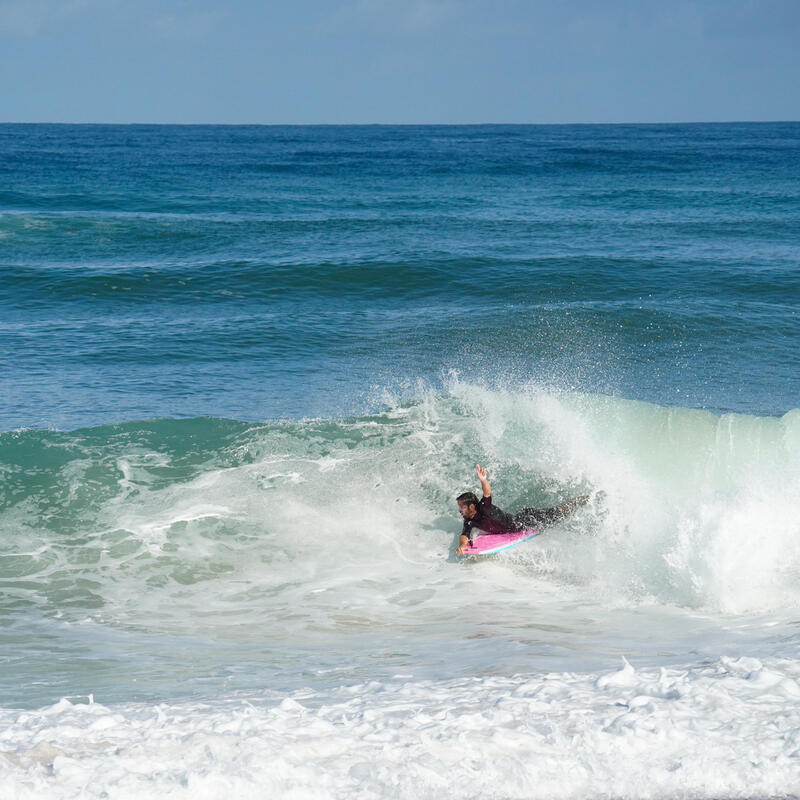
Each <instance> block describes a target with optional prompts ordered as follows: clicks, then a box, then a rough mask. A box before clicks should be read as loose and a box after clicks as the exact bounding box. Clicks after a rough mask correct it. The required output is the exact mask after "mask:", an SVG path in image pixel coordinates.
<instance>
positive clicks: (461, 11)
mask: <svg viewBox="0 0 800 800" xmlns="http://www.w3.org/2000/svg"><path fill="white" fill-rule="evenodd" d="M798 119H800V0H662V2H653V0H605V2H601V1H600V0H527V2H526V1H525V0H493V1H492V2H489V1H488V0H327V2H323V0H293V2H289V0H272V1H271V2H270V1H269V0H264V1H263V2H256V0H226V2H221V0H175V1H173V0H161V1H160V2H156V0H0V121H2V122H176V123H470V122H509V123H519V122H522V123H525V122H530V123H549V122H681V121H730V120H746V121H749V120H798Z"/></svg>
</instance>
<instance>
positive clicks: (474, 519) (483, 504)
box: [456, 464, 589, 556]
mask: <svg viewBox="0 0 800 800" xmlns="http://www.w3.org/2000/svg"><path fill="white" fill-rule="evenodd" d="M477 471H478V480H479V481H480V482H481V490H482V491H483V497H482V498H481V499H480V500H478V498H477V496H476V495H475V493H474V492H464V493H463V494H460V495H459V496H458V497H457V498H456V502H457V503H458V513H459V514H461V516H462V518H463V519H464V527H463V529H462V531H461V541H460V542H459V545H458V549H457V550H456V553H457V554H458V555H460V556H463V555H464V554H465V553H466V552H467V549H468V548H469V545H470V542H471V541H472V538H473V535H474V534H473V531H474V529H475V528H477V529H478V530H480V531H483V533H513V532H516V531H524V530H532V529H534V528H543V527H544V526H546V525H553V524H555V523H556V522H558V521H559V520H561V519H564V517H566V516H569V515H570V514H571V513H572V512H573V511H574V510H575V509H576V508H578V507H579V506H583V505H586V503H588V502H589V495H588V494H585V495H581V496H580V497H573V498H572V500H567V501H566V502H565V503H561V504H560V505H557V506H554V507H553V508H523V509H522V510H520V511H518V512H517V513H516V514H508V513H506V512H505V511H502V510H501V509H499V508H498V507H497V506H495V505H492V487H491V486H490V485H489V481H488V480H486V470H485V469H484V468H483V467H482V466H481V465H480V464H478V469H477Z"/></svg>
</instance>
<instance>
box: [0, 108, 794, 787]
mask: <svg viewBox="0 0 800 800" xmlns="http://www.w3.org/2000/svg"><path fill="white" fill-rule="evenodd" d="M799 353H800V123H763V124H691V125H565V126H558V125H549V126H525V125H515V126H505V125H479V126H342V127H339V126H319V127H314V126H308V127H302V126H301V127H291V126H287V127H283V126H275V127H260V126H254V127H249V126H235V127H234V126H231V127H226V126H159V125H152V126H150V125H136V126H105V125H0V794H2V796H3V797H9V798H12V797H37V798H41V797H129V796H130V797H141V796H165V795H166V794H169V795H170V796H175V797H184V796H185V797H187V798H188V797H191V798H193V800H194V798H197V797H222V796H226V797H245V796H247V797H250V796H252V797H262V796H287V797H288V796H291V797H298V798H299V797H306V796H308V797H314V798H316V799H317V800H320V798H325V797H331V798H341V797H364V798H380V797H387V796H393V797H409V798H412V797H413V798H415V800H416V798H423V797H436V798H437V800H441V798H444V797H459V798H464V797H489V796H492V797H498V798H501V797H502V798H517V797H518V798H526V800H530V799H531V798H536V797H542V798H548V800H551V799H552V798H554V797H564V798H567V797H575V798H585V797H587V796H598V797H599V796H611V797H619V798H623V797H631V798H633V797H639V796H642V795H641V787H642V786H643V785H647V786H648V787H650V789H649V790H651V794H649V795H648V796H653V797H691V798H718V797H787V798H788V797H799V796H800V778H798V775H800V749H799V748H800V711H798V708H800V704H798V698H800V635H799V634H798V630H800V524H799V523H798V520H800V357H799V356H798V354H799ZM476 462H480V463H481V464H483V465H485V466H486V467H487V469H488V470H489V477H490V480H491V482H492V486H493V489H494V498H495V502H496V503H497V504H498V505H500V506H501V507H503V508H506V509H508V510H512V511H513V510H514V509H515V508H519V507H521V506H523V505H539V506H546V505H550V504H552V503H556V502H560V501H561V500H563V499H565V498H567V497H570V496H572V495H574V494H576V493H586V494H589V495H590V496H591V502H590V504H589V505H588V506H587V507H586V508H585V509H583V510H582V511H581V512H579V513H578V514H576V515H575V516H574V517H572V518H570V519H569V520H568V521H567V522H566V523H564V524H563V525H560V526H557V527H556V528H554V529H552V530H550V531H546V532H545V534H543V535H542V536H540V537H537V538H536V539H534V540H532V541H531V542H530V543H527V544H525V545H521V546H520V547H518V548H515V549H514V550H511V551H508V553H506V554H503V555H501V556H498V557H493V558H490V559H486V560H484V561H477V560H473V561H469V560H468V561H459V560H458V559H457V558H456V557H455V556H454V554H453V551H454V547H455V545H456V543H457V540H458V533H459V530H460V525H459V518H458V515H457V513H456V509H455V503H454V498H455V496H456V494H458V493H459V492H461V491H464V490H466V489H477V480H476V477H475V464H476ZM465 748H466V750H465ZM464 752H466V753H468V755H469V758H465V757H462V755H460V754H462V753H464Z"/></svg>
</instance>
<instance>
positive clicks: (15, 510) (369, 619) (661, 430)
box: [0, 379, 800, 696]
mask: <svg viewBox="0 0 800 800" xmlns="http://www.w3.org/2000/svg"><path fill="white" fill-rule="evenodd" d="M798 437H800V412H798V411H792V412H790V413H788V414H786V415H785V416H784V417H783V418H757V417H748V416H744V415H725V416H722V417H718V416H714V415H712V414H710V413H706V412H698V411H693V410H685V409H678V408H672V409H669V408H662V407H658V406H653V405H648V404H644V403H637V402H631V401H624V400H619V399H614V398H610V397H604V396H596V395H595V396H593V395H581V394H574V393H553V392H549V391H545V390H542V389H537V388H536V387H529V388H528V390H526V391H520V390H516V391H502V390H497V389H488V388H486V387H481V386H477V385H473V384H468V383H464V382H459V381H457V380H455V379H454V380H453V381H452V383H451V384H450V387H449V390H448V391H447V392H441V391H434V390H427V391H422V392H421V394H420V396H419V398H418V399H417V400H416V401H415V402H413V403H403V404H399V405H394V406H391V405H390V406H389V407H388V409H387V410H386V411H385V412H383V413H381V414H377V415H372V416H365V417H359V418H354V419H351V420H345V421H332V420H310V421H301V422H288V421H287V422H283V423H264V424H255V425H254V424H247V423H241V422H233V421H226V420H216V419H195V420H182V421H177V420H155V421H151V422H138V423H126V424H124V425H116V426H109V427H101V428H92V429H87V430H80V431H76V432H73V433H57V432H44V431H20V432H16V433H6V434H3V435H2V437H0V464H2V468H3V470H4V473H5V476H6V480H4V482H3V488H2V492H3V508H4V511H3V513H2V517H0V526H2V530H3V531H4V537H3V540H2V548H3V551H2V560H1V561H0V566H2V569H3V573H2V581H3V586H4V591H5V592H6V593H7V596H8V597H9V598H10V599H9V605H8V606H7V609H6V613H7V614H8V619H9V620H10V621H11V622H12V623H13V625H12V628H13V629H16V630H19V631H21V630H23V629H27V630H30V629H31V628H32V629H33V630H37V631H39V634H38V636H40V637H42V638H41V639H39V638H38V636H37V635H34V636H33V637H32V640H31V642H32V643H31V644H30V647H31V648H32V649H33V650H35V649H36V647H38V646H39V645H41V643H42V640H47V641H61V640H62V639H64V637H65V636H66V639H64V641H63V646H64V647H65V648H66V649H67V651H69V652H71V650H70V648H72V647H73V646H74V645H75V643H76V640H75V638H74V637H75V631H79V632H81V631H82V633H81V636H83V635H89V634H88V633H87V632H88V631H91V632H92V634H91V635H89V639H90V641H91V638H92V636H94V637H96V646H97V650H98V652H99V653H101V654H102V656H103V657H102V658H100V659H99V662H98V663H99V666H98V664H97V663H96V664H95V665H94V666H95V668H96V669H98V670H99V672H100V677H98V678H97V680H99V681H100V682H101V683H102V675H103V674H105V672H104V670H108V669H110V670H112V671H113V663H114V661H115V659H116V658H117V657H118V656H119V654H118V653H116V654H115V655H113V657H112V656H111V655H110V654H111V653H112V651H113V650H114V648H118V647H119V642H120V639H121V640H127V637H132V639H131V641H133V642H136V641H137V637H143V639H144V640H146V641H147V642H148V644H147V649H148V650H149V651H150V652H151V653H155V654H156V655H153V658H154V659H155V661H156V662H157V668H156V667H154V672H153V674H152V676H151V680H152V681H153V682H154V684H155V685H158V683H159V680H160V678H159V677H158V676H159V675H161V674H162V672H163V675H164V676H166V677H164V680H166V681H167V683H168V684H170V685H173V688H174V681H175V680H176V675H184V676H185V674H186V671H187V669H189V667H188V666H187V665H188V664H190V663H191V662H192V659H191V658H189V659H182V658H181V657H180V656H176V655H174V654H172V655H169V656H167V655H166V654H165V652H164V651H163V649H162V648H168V647H169V646H170V645H169V644H168V643H172V642H175V641H176V640H177V641H182V642H184V643H185V647H186V648H187V651H190V652H194V653H195V656H194V658H197V652H198V651H200V652H203V653H206V651H209V652H210V651H212V650H213V651H214V652H215V653H216V656H214V657H211V656H208V655H206V656H205V657H208V658H210V662H209V664H210V663H212V662H214V661H215V659H216V660H218V661H221V662H223V663H225V662H226V659H231V658H235V659H237V660H240V659H242V658H244V657H246V658H247V659H248V660H249V661H252V662H254V663H256V664H258V665H259V667H258V670H261V669H264V668H268V669H269V671H270V675H272V678H271V680H274V681H276V682H277V683H278V684H279V685H280V684H281V681H284V682H288V683H286V685H287V686H288V685H293V681H296V679H297V677H298V676H297V674H296V673H295V670H296V669H297V668H298V665H300V664H303V663H305V662H304V659H305V658H306V657H307V656H308V653H309V652H313V653H315V654H316V655H315V657H314V659H312V660H313V661H314V663H317V669H316V672H315V673H314V675H313V676H311V677H309V676H308V675H307V674H306V673H303V676H302V677H303V678H305V679H308V680H311V681H312V682H313V681H314V680H319V681H323V682H324V681H326V680H328V679H329V678H330V677H331V676H337V679H338V677H340V673H339V671H340V670H345V672H347V671H348V670H350V669H354V670H355V675H356V676H358V675H359V674H362V673H361V671H362V670H364V669H367V668H366V667H365V666H364V665H363V664H359V663H358V659H356V664H357V665H356V666H355V667H354V666H353V664H350V663H348V664H347V665H344V664H343V660H344V661H347V660H348V658H351V657H352V652H353V651H354V650H355V651H360V650H363V649H366V650H367V651H369V652H373V656H372V659H373V663H372V667H371V668H374V669H375V670H376V671H377V673H378V674H384V673H387V674H393V671H395V670H397V669H398V665H400V664H404V663H407V662H408V660H409V659H410V660H411V661H413V662H416V663H421V664H426V663H428V664H430V665H431V674H432V675H436V676H438V675H440V674H441V672H442V671H443V670H444V671H445V674H449V672H448V670H449V669H451V668H450V667H449V666H448V665H447V662H448V659H447V657H446V654H445V653H443V652H442V647H443V645H442V642H443V641H445V642H448V641H449V642H455V641H458V642H460V643H461V642H463V641H464V640H466V641H470V637H478V639H477V641H478V642H480V640H481V638H485V639H486V640H487V641H488V642H493V640H496V641H494V643H493V644H491V646H489V645H486V644H474V645H472V646H470V647H468V648H467V654H466V655H465V657H464V659H463V660H462V661H461V662H460V663H459V666H458V667H457V668H456V671H457V672H458V671H463V672H464V673H465V674H471V673H472V672H474V670H475V669H488V670H490V671H494V670H500V671H504V670H508V669H511V670H512V671H513V670H519V669H521V668H523V667H526V666H530V664H529V663H528V661H527V659H529V658H532V659H533V660H534V661H535V660H536V659H537V658H541V657H546V658H547V659H550V660H551V661H550V663H553V661H552V659H555V663H560V662H559V661H558V658H559V656H558V650H559V648H562V647H563V646H564V642H565V641H568V642H569V641H574V642H581V643H582V644H581V647H582V648H584V649H585V650H586V652H587V654H589V655H587V656H586V659H587V664H589V665H591V664H593V663H595V661H592V659H593V658H595V660H597V659H599V663H601V664H603V665H605V664H607V663H608V661H607V657H608V654H609V642H611V641H613V640H614V638H615V636H631V635H632V634H631V632H630V626H631V623H632V619H633V618H635V616H636V614H638V613H640V610H641V609H643V608H647V609H650V610H651V611H652V614H653V615H654V616H653V617H652V618H651V619H650V621H649V622H646V623H645V628H646V631H645V633H643V634H642V637H643V638H642V639H641V641H640V642H639V644H636V643H635V641H636V636H635V635H633V639H632V642H633V643H631V644H630V646H631V647H632V648H633V651H634V652H636V651H637V648H639V650H640V651H641V652H642V653H646V652H647V649H648V647H649V639H648V638H647V637H648V636H649V635H651V634H652V628H651V626H652V625H653V624H654V623H653V619H660V620H661V621H660V622H659V623H658V624H659V625H660V626H662V635H663V637H664V638H663V646H666V647H668V648H674V649H675V651H676V652H682V651H683V649H684V648H687V647H691V648H696V647H697V646H698V645H697V641H696V640H695V639H694V638H692V637H696V635H697V633H698V630H699V629H698V628H697V625H700V624H701V623H699V622H697V623H691V624H688V627H686V629H685V630H684V632H681V630H680V625H681V624H684V626H686V625H687V623H686V618H685V617H686V614H690V615H691V614H696V613H697V612H700V613H701V614H702V615H711V616H710V617H709V619H712V618H713V619H718V618H719V617H720V615H721V616H722V618H723V619H725V618H730V619H734V618H736V619H739V620H740V621H741V623H742V624H743V625H744V626H745V627H747V626H748V625H752V626H753V627H754V628H755V629H758V627H759V626H758V624H757V621H756V620H757V618H758V617H759V615H763V614H764V613H766V612H771V613H772V614H773V615H775V614H777V615H778V618H780V616H781V615H783V616H786V615H789V616H791V615H792V614H796V612H797V610H798V608H800V582H798V574H800V540H799V539H798V536H797V518H798V497H800V493H798V491H797V487H798V486H799V485H800V460H798V452H800V449H799V448H798V443H799V442H800V439H799V438H798ZM476 460H480V461H481V463H483V464H485V465H487V467H488V469H489V471H490V476H491V479H492V483H493V487H494V495H495V502H496V503H497V504H498V505H500V506H501V507H505V508H507V509H509V510H514V509H516V508H519V507H522V506H530V505H533V506H538V507H542V506H548V505H553V504H556V503H557V502H560V501H561V500H563V499H565V498H567V497H570V496H573V495H576V494H578V493H590V494H591V496H592V501H591V503H590V505H589V506H588V507H586V508H585V509H583V510H581V511H580V512H579V513H577V514H576V515H574V516H573V517H572V518H571V519H569V520H567V521H566V522H564V523H562V524H561V525H560V526H558V527H556V528H553V529H551V530H549V531H548V532H547V533H546V534H545V535H543V536H541V537H539V538H538V539H537V540H535V541H534V542H533V543H530V544H527V545H524V546H520V547H518V548H515V549H514V550H513V551H510V552H509V553H508V554H506V556H502V557H497V558H494V559H488V560H486V561H484V562H481V563H463V564H459V563H456V562H455V559H454V558H453V557H452V551H453V547H454V545H455V542H456V539H457V534H458V532H459V529H460V526H459V523H458V517H457V515H456V511H455V503H454V497H455V495H456V494H457V493H459V492H460V491H463V490H465V489H467V488H476V487H475V486H474V484H475V482H476V481H475V480H474V477H473V473H472V471H471V469H465V467H466V465H469V464H473V463H474V462H475V461H476ZM573 606H574V607H576V608H581V609H582V611H581V612H580V613H577V614H576V613H575V612H574V608H573ZM543 607H548V608H549V611H548V612H547V620H548V622H547V624H545V623H544V622H543V621H542V608H543ZM681 609H683V610H681ZM631 615H634V616H633V617H631ZM671 615H677V616H675V617H674V618H673V616H671ZM598 620H601V622H600V623H599V624H597V621H598ZM680 620H683V623H681V622H680ZM709 624H711V623H709ZM715 624H718V623H715ZM548 625H555V629H558V630H561V631H562V632H563V636H564V637H565V638H563V639H562V638H560V637H559V636H557V635H553V634H552V631H551V632H550V633H547V631H548ZM593 625H597V627H595V628H593V627H592V626H593ZM693 625H694V627H692V626H693ZM670 626H672V627H671V628H670ZM667 630H670V631H671V632H669V633H667V632H666V631H667ZM686 631H689V632H690V633H688V634H687V633H686ZM389 632H391V634H390V633H389ZM624 632H626V633H624ZM81 636H79V637H78V640H80V638H81ZM387 636H388V637H389V639H388V641H387V639H386V637H387ZM687 636H688V638H687ZM212 642H213V646H212V644H211V643H212ZM266 642H269V643H270V644H269V646H268V647H266V650H264V649H263V648H264V647H265V646H266V645H265V643H266ZM392 642H394V645H396V646H394V645H393V644H392ZM497 642H502V643H503V644H502V645H500V644H498V643H497ZM520 642H527V643H528V644H529V645H531V644H533V643H536V642H538V643H539V645H538V646H533V647H531V648H530V649H528V650H525V651H524V653H522V654H516V655H515V653H514V652H513V650H514V647H517V648H518V647H519V643H520ZM667 642H671V644H667ZM84 644H85V642H84ZM139 644H140V645H141V644H142V643H141V642H140V643H139ZM459 646H462V645H459ZM91 647H94V645H90V648H91ZM616 647H617V645H614V646H612V647H611V652H618V651H617V650H616ZM498 648H499V650H498ZM506 648H508V649H506ZM445 649H446V648H445ZM498 652H500V653H501V654H502V656H501V657H500V660H499V663H498V661H497V659H498ZM629 652H630V651H629ZM345 653H350V654H351V655H350V656H346V655H345ZM243 654H246V656H245V655H243ZM531 654H533V655H531ZM592 654H593V655H592ZM104 658H105V659H108V658H110V663H106V662H105V661H104V660H103V659H104ZM51 666H52V665H51ZM150 666H151V667H152V666H153V665H152V664H151V665H150ZM217 666H219V664H218V665H217ZM220 668H221V667H220ZM43 669H47V667H45V666H43ZM209 669H210V670H211V673H213V668H212V667H211V666H209ZM304 669H306V667H304ZM258 670H257V674H258V675H261V673H260V672H258ZM423 671H424V670H423ZM73 672H74V670H73V669H71V668H70V669H68V670H67V673H69V674H68V675H65V676H62V677H63V680H64V681H67V680H68V679H70V680H71V679H74V675H73V674H72V673H73ZM189 672H190V673H191V670H189ZM201 672H202V670H201ZM211 673H209V674H211ZM70 675H71V676H72V677H71V678H70ZM195 678H196V679H197V681H198V686H203V685H204V683H203V681H204V680H205V677H204V676H203V675H202V674H199V675H196V676H195ZM301 679H302V678H301ZM59 680H61V678H59ZM55 682H56V684H58V681H55ZM79 682H84V681H79ZM234 682H235V681H234ZM86 683H87V685H91V682H89V681H86ZM115 685H116V684H115ZM136 689H137V691H138V690H139V689H141V690H142V691H144V692H145V695H147V690H146V688H145V689H142V688H141V687H136ZM117 690H118V691H119V686H118V685H117ZM14 691H17V688H16V684H15V688H14ZM47 691H51V689H48V690H47ZM127 691H128V690H127V689H123V690H122V694H123V696H127V694H126V692H127ZM87 693H88V692H87ZM134 695H135V692H134Z"/></svg>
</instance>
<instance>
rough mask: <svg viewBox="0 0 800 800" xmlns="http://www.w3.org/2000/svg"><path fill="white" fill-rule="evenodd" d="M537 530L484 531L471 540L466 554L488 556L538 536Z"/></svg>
mask: <svg viewBox="0 0 800 800" xmlns="http://www.w3.org/2000/svg"><path fill="white" fill-rule="evenodd" d="M538 535H539V531H519V533H484V534H482V535H481V536H476V537H475V538H474V539H473V540H472V547H469V548H467V551H466V552H465V553H464V555H466V556H488V555H491V554H492V553H499V552H500V551H501V550H506V549H508V548H509V547H513V546H514V545H515V544H520V543H521V542H525V541H527V540H528V539H533V537H534V536H538Z"/></svg>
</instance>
